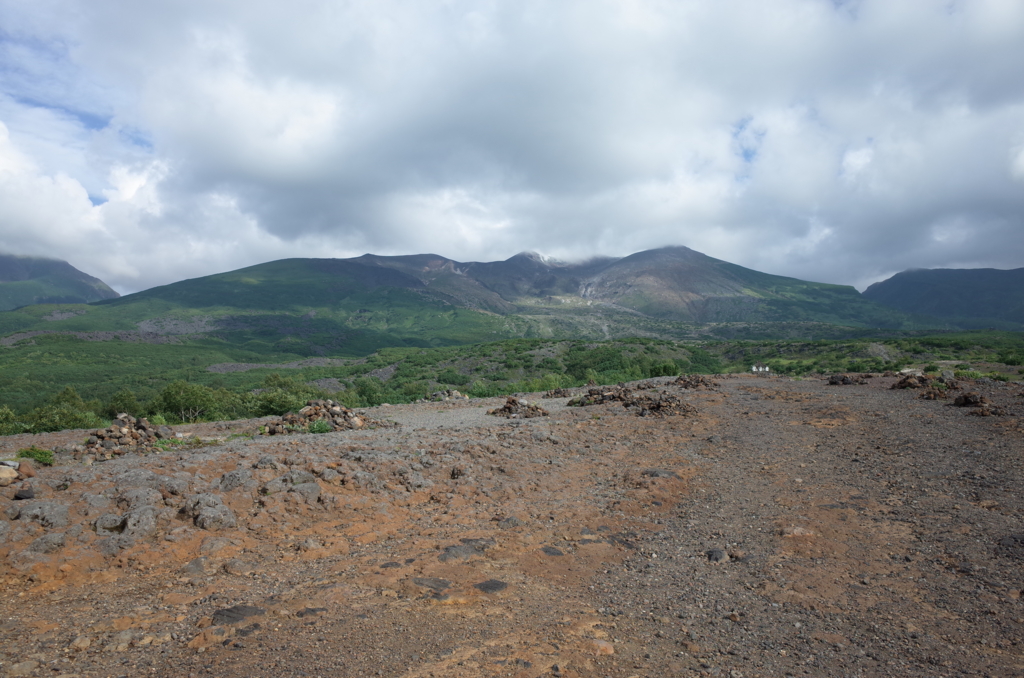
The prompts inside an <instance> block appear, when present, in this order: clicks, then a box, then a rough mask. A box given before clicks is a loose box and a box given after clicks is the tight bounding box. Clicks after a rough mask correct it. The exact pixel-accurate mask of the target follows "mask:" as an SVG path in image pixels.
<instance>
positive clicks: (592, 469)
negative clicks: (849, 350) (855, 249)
mask: <svg viewBox="0 0 1024 678" xmlns="http://www.w3.org/2000/svg"><path fill="white" fill-rule="evenodd" d="M718 380H719V382H720V386H719V388H718V389H717V390H688V389H685V388H683V387H681V386H676V385H670V384H669V383H668V382H669V381H670V380H662V384H663V385H662V386H660V387H659V390H661V391H664V392H665V394H667V395H671V396H675V397H678V398H680V399H682V401H684V402H685V403H687V404H689V405H692V406H693V407H694V408H695V409H696V412H691V411H690V410H689V409H686V412H687V413H686V414H685V415H680V416H662V417H655V416H647V417H639V416H637V410H636V408H629V409H627V408H624V407H622V403H608V404H602V405H595V406H589V407H580V408H566V407H565V400H566V399H562V400H558V399H549V400H545V401H544V407H545V409H548V410H549V411H550V416H547V417H538V418H533V419H522V420H520V419H511V420H509V419H504V418H498V417H489V416H487V415H486V414H485V412H486V410H488V409H494V408H496V407H500V406H501V405H502V404H503V402H504V399H490V400H471V401H459V402H445V403H427V404H417V405H403V406H396V407H380V408H374V409H373V410H371V411H368V413H369V414H370V416H371V417H373V418H376V419H384V420H387V419H390V420H392V421H395V422H397V423H399V424H400V426H399V427H397V428H390V429H378V430H373V431H340V432H335V433H327V434H321V435H296V436H274V437H252V438H247V437H241V438H236V439H233V440H228V441H221V442H217V441H209V443H210V444H208V445H206V446H203V447H198V448H194V449H181V450H176V451H173V452H166V453H160V454H151V455H144V456H143V455H135V454H130V455H125V456H124V457H122V458H117V459H114V460H111V461H106V462H102V463H100V462H97V463H94V464H92V465H84V464H81V463H72V462H71V461H70V460H68V461H65V462H63V463H58V465H56V466H54V467H52V468H41V469H37V472H38V476H37V477H36V478H31V479H28V480H26V481H23V482H16V483H14V484H12V485H10V486H8V487H5V488H0V513H2V514H3V515H2V516H0V531H2V532H0V534H2V535H3V543H2V545H0V557H2V563H3V569H2V571H0V574H2V576H3V581H4V594H3V596H2V599H0V614H2V621H0V637H2V639H3V641H4V642H3V644H2V648H3V649H2V654H0V659H2V666H0V671H3V672H6V673H7V674H8V675H32V676H61V675H63V676H204V675H212V676H228V677H234V676H244V677H246V678H259V677H270V676H275V677H276V676H377V675H379V676H403V677H408V678H412V677H421V676H422V677H426V676H438V677H440V676H519V677H523V678H526V677H529V678H535V677H537V676H574V677H575V676H580V677H582V676H613V677H617V678H628V677H630V676H647V677H652V678H653V677H655V676H677V675H700V674H708V675H720V676H731V677H736V676H742V677H746V678H751V677H755V676H785V675H813V676H893V675H900V676H976V675H991V676H1012V675H1024V658H1022V656H1021V653H1022V651H1024V646H1022V645H1021V644H1020V643H1021V637H1022V625H1024V609H1022V603H1021V600H1020V597H1021V589H1022V587H1024V571H1022V568H1021V565H1022V563H1024V525H1022V524H1021V518H1020V516H1021V515H1022V509H1024V493H1022V489H1024V482H1022V481H1024V468H1022V452H1024V440H1022V433H1024V430H1022V424H1021V419H1020V415H1021V414H1022V413H1024V398H1021V397H1019V396H1020V390H1019V388H1018V387H1016V386H1007V385H1002V384H998V383H991V382H989V383H971V384H970V385H969V387H970V390H972V391H974V392H978V393H980V394H982V395H984V397H985V398H987V399H988V400H989V401H990V402H991V403H993V405H994V406H997V407H999V408H1000V409H1001V410H1002V411H1004V412H1005V414H1004V416H991V417H976V416H969V412H968V410H969V409H970V408H958V407H954V406H952V405H950V404H949V403H948V402H944V401H941V400H939V401H927V400H921V399H919V398H917V395H918V393H916V392H914V391H910V390H906V391H904V390H890V388H889V387H890V386H891V385H892V383H893V382H894V381H895V379H893V378H879V377H876V378H873V379H870V380H867V382H868V383H866V384H864V385H844V386H841V387H836V386H828V385H827V384H826V382H825V381H824V380H805V381H791V380H786V379H776V378H771V379H759V378H753V377H745V376H744V377H727V378H719V379H718ZM538 395H539V394H538ZM533 398H534V396H530V397H529V399H530V400H533ZM255 426H256V422H230V423H225V424H204V425H201V426H196V427H178V428H179V430H183V431H184V430H185V429H188V430H189V432H193V433H196V434H198V435H200V436H201V437H204V438H207V439H209V438H212V437H215V436H224V435H225V434H227V433H228V432H230V431H236V432H244V431H247V430H248V431H250V432H251V431H252V430H254V429H255ZM81 437H82V432H65V433H61V434H51V435H47V436H15V437H12V438H8V439H2V440H0V445H2V446H3V447H5V449H7V450H10V449H13V448H15V447H24V446H27V445H28V444H30V443H35V444H37V445H40V446H45V447H59V446H60V445H70V444H75V443H80V442H81ZM147 472H149V473H147ZM225 474H231V475H228V476H227V477H225ZM283 477H284V479H283ZM28 486H30V487H31V488H32V489H33V491H34V493H35V497H34V498H32V499H26V500H14V499H13V497H14V494H15V492H16V491H19V490H22V489H25V488H26V487H28ZM197 495H202V496H201V497H199V498H197ZM41 504H45V506H44V507H43V508H39V506H40V505H41ZM33 506H34V507H35V508H33ZM218 506H226V507H227V509H229V512H228V513H229V515H230V517H232V518H233V519H234V523H235V525H234V526H233V527H232V526H231V525H230V523H231V521H230V520H226V519H225V518H224V516H225V511H226V509H222V508H218ZM26 507H27V508H26ZM61 507H63V509H62V508H61ZM204 507H205V508H204ZM64 509H66V516H65V515H64V514H63V513H62V512H61V511H62V510H64ZM206 511H212V513H206ZM12 516H15V519H10V518H11V517H12ZM62 516H64V517H62ZM131 516H135V517H134V518H131ZM204 516H205V517H204ZM211 516H213V517H212V518H211ZM147 517H148V518H147ZM129 518H130V519H129ZM150 518H151V520H149V519H150ZM147 520H149V522H147ZM118 521H122V522H121V523H119V522H118ZM133 521H134V522H133ZM104 525H107V526H112V527H110V528H109V529H107V531H106V532H104V527H103V526H104ZM203 526H205V528H204V527H203ZM117 530H121V531H120V532H118V531H117Z"/></svg>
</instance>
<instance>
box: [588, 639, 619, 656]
mask: <svg viewBox="0 0 1024 678" xmlns="http://www.w3.org/2000/svg"><path fill="white" fill-rule="evenodd" d="M590 647H591V649H592V650H593V651H594V654H596V655H598V656H601V655H609V654H615V646H614V645H612V644H611V643H609V642H608V641H607V640H592V641H590Z"/></svg>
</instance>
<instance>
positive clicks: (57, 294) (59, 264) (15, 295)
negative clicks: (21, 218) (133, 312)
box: [0, 254, 119, 311]
mask: <svg viewBox="0 0 1024 678" xmlns="http://www.w3.org/2000/svg"><path fill="white" fill-rule="evenodd" d="M118 296H119V295H118V293H117V292H115V291H114V290H112V289H110V287H108V286H107V284H106V283H105V282H103V281H102V280H100V279H98V278H94V277H92V276H91V275H88V274H86V273H83V272H82V271H79V270H78V269H77V268H75V267H74V266H72V265H71V264H69V263H68V262H66V261H60V260H58V259H44V258H42V257H22V256H15V255H12V254H0V311H9V310H11V309H14V308H19V307H21V306H28V305H30V304H88V303H90V302H93V301H100V300H102V299H114V298H116V297H118Z"/></svg>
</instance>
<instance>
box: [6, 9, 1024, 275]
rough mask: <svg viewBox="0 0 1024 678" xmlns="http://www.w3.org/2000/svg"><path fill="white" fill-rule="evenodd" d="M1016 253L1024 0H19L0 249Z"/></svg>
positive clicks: (787, 260)
mask: <svg viewBox="0 0 1024 678" xmlns="http://www.w3.org/2000/svg"><path fill="white" fill-rule="evenodd" d="M663 245H686V246H688V247H691V248H693V249H695V250H698V251H701V252H704V253H706V254H709V255H711V256H714V257H718V258H720V259H725V260H728V261H732V262H735V263H738V264H741V265H743V266H748V267H750V268H754V269H758V270H761V271H766V272H770V273H775V274H781V275H789V276H794V277H799V278H805V279H809V280H815V281H822V282H833V283H844V284H853V285H857V286H858V287H859V288H861V289H863V287H864V286H865V285H867V284H868V283H870V282H873V281H875V280H879V279H882V278H885V277H888V276H889V275H891V274H892V273H895V272H897V271H900V270H904V269H907V268H936V267H946V268H967V267H995V268H1017V267H1021V266H1024V2H1021V1H1020V0H965V1H959V0H934V1H924V0H898V1H893V0H863V1H858V0H846V1H841V0H746V1H744V0H736V1H731V0H725V1H723V0H706V1H687V0H664V1H662V0H621V1H615V2H613V1H606V0H551V1H548V2H535V1H533V0H508V1H507V2H505V1H500V0H497V1H494V0H466V1H463V0H445V1H441V0H438V1H436V2H431V1H429V0H373V1H372V2H361V1H359V2H357V1H351V2H350V1H346V0H329V1H322V2H320V1H317V2H314V1H307V0H293V1H292V2H288V3H284V2H279V1H269V0H244V1H242V0H201V1H198V0H195V1H193V0H173V1H171V0H145V2H139V1H138V0H89V1H88V2H81V1H80V0H0V251H5V252H10V253H15V254H36V255H39V254H46V255H51V256H54V257H58V258H62V259H66V260H68V261H70V262H71V263H72V264H73V265H74V266H76V267H78V268H80V269H82V270H84V271H86V272H87V273H90V274H92V275H95V276H98V277H100V278H102V279H103V280H105V281H106V282H107V283H109V284H110V285H112V286H113V287H114V288H115V289H117V290H118V291H120V292H122V293H125V292H131V291H137V290H140V289H145V288H147V287H151V286H154V285H159V284H164V283H168V282H173V281H175V280H180V279H182V278H190V277H196V276H200V275H206V274H209V273H216V272H220V271H226V270H231V269H235V268H240V267H242V266H247V265H251V264H256V263H260V262H264V261H270V260H273V259H280V258H284V257H296V256H298V257H348V256H358V255H360V254H363V253H366V252H373V253H376V254H412V253H421V252H433V253H436V254H441V255H444V256H448V257H451V258H453V259H458V260H461V261H491V260H495V259H505V258H508V257H509V256H511V255H513V254H515V253H517V252H520V251H523V250H534V251H538V252H541V253H542V254H546V255H549V256H553V257H556V258H560V259H564V260H573V259H582V258H586V257H589V256H592V255H596V254H605V255H626V254H630V253H632V252H636V251H639V250H644V249H649V248H653V247H659V246H663Z"/></svg>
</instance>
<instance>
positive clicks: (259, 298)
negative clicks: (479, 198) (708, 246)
mask: <svg viewBox="0 0 1024 678" xmlns="http://www.w3.org/2000/svg"><path fill="white" fill-rule="evenodd" d="M708 323H713V324H721V323H743V324H745V325H749V324H751V323H759V324H761V325H762V326H761V327H759V328H758V330H757V332H758V333H759V334H761V335H763V334H764V333H765V332H768V333H769V334H770V329H769V330H766V329H765V327H764V326H763V324H765V323H768V324H774V323H789V325H790V326H789V327H787V329H786V332H787V335H790V336H791V333H792V331H793V328H792V324H793V323H797V324H822V323H824V324H829V325H836V326H846V327H851V328H878V327H887V328H900V329H915V328H918V327H923V326H928V324H927V322H922V321H921V320H920V319H914V318H912V317H910V316H908V315H906V314H903V313H900V312H898V311H894V310H892V309H890V308H887V307H885V306H881V305H879V304H876V303H874V302H871V301H868V300H865V299H863V298H862V297H861V296H860V295H859V294H858V293H857V291H856V290H854V289H853V288H852V287H845V286H840V285H826V284H822V283H813V282H806V281H802V280H796V279H794V278H785V277H781V276H774V275H769V274H766V273H760V272H757V271H753V270H750V269H746V268H743V267H741V266H736V265H734V264H730V263H727V262H724V261H720V260H718V259H713V258H711V257H708V256H705V255H703V254H700V253H699V252H694V251H693V250H690V249H687V248H685V247H670V248H663V249H658V250H650V251H647V252H640V253H637V254H634V255H631V256H628V257H625V258H622V259H611V258H603V259H595V260H591V261H587V262H583V263H575V264H565V263H560V262H552V261H547V260H545V259H543V258H541V257H540V256H538V255H535V254H530V253H524V254H519V255H516V256H514V257H511V258H510V259H508V260H506V261H498V262H484V263H480V262H470V263H463V262H458V261H454V260H451V259H447V258H445V257H441V256H438V255H434V254H423V255H411V256H402V257H381V256H375V255H365V256H362V257H358V258H355V259H285V260H280V261H274V262H270V263H266V264H260V265H257V266H250V267H248V268H244V269H239V270H237V271H230V272H227V273H220V274H216V275H210V276H205V277H202V278H196V279H192V280H183V281H181V282H177V283H173V284H170V285H164V286H161V287H155V288H153V289H149V290H146V291H144V292H139V293H136V294H131V295H127V296H125V297H121V298H117V299H107V300H104V301H100V302H98V303H95V304H90V305H88V306H78V307H75V308H73V309H63V310H60V311H59V312H57V313H56V314H55V313H54V312H53V311H52V310H51V311H46V310H45V309H43V308H42V307H39V308H35V307H28V308H25V309H20V310H19V311H17V312H13V313H4V314H0V337H2V336H3V335H10V334H11V333H16V332H21V333H25V332H28V333H36V334H38V333H46V334H53V333H68V332H72V333H78V334H77V335H76V336H79V335H80V338H87V339H89V340H108V339H113V338H116V339H118V340H121V341H141V342H146V343H154V344H157V343H164V344H166V343H181V342H182V341H193V340H196V339H199V338H202V339H206V340H216V341H221V342H226V343H227V344H230V345H231V346H235V347H237V348H240V349H243V350H246V351H253V352H256V353H260V354H266V355H272V354H273V355H278V354H281V355H285V354H287V355H299V356H311V355H336V356H349V357H353V356H361V355H366V354H368V353H370V352H372V351H374V350H376V349H378V348H381V347H385V346H410V347H417V346H418V347H425V346H445V345H456V344H466V343H474V342H480V341H491V340H497V339H504V338H516V337H545V338H563V337H564V338H585V339H607V338H614V337H625V336H647V337H660V338H675V339H681V338H687V337H693V336H695V335H697V334H700V333H701V332H706V331H709V330H708V329H707V328H706V326H707V324H708ZM936 324H941V323H933V324H932V325H931V326H936ZM701 328H704V329H701ZM714 331H717V329H716V330H714ZM111 332H114V333H119V334H118V335H117V336H116V337H114V336H113V335H110V336H108V334H104V333H111ZM740 333H742V332H740ZM30 339H31V337H27V336H23V335H16V336H14V337H8V338H6V339H0V342H6V343H12V342H16V341H19V340H30Z"/></svg>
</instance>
